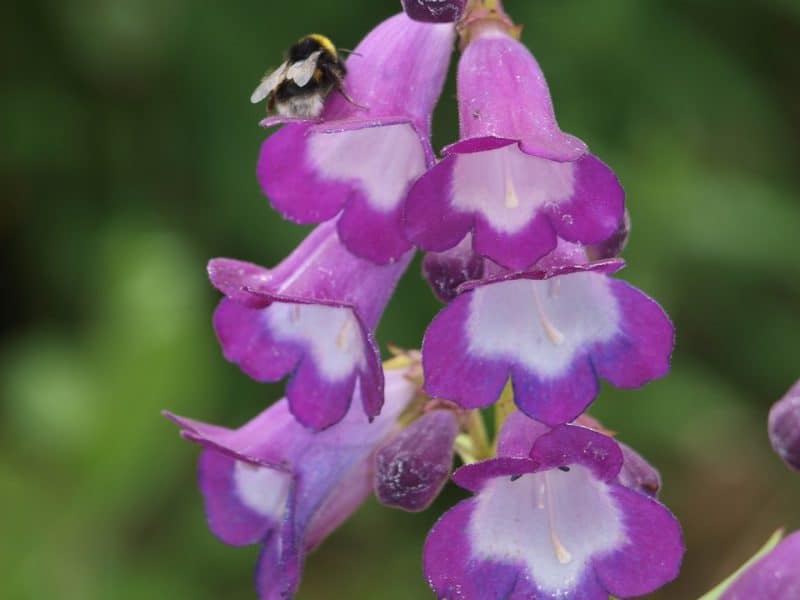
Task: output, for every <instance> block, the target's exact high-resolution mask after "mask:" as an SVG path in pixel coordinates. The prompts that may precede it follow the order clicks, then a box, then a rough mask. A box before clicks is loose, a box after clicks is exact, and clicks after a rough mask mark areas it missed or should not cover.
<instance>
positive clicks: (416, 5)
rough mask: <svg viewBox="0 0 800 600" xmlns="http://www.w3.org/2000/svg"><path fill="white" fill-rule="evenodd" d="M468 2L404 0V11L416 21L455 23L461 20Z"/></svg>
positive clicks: (462, 0)
mask: <svg viewBox="0 0 800 600" xmlns="http://www.w3.org/2000/svg"><path fill="white" fill-rule="evenodd" d="M466 5H467V0H403V10H405V11H406V14H407V15H408V16H409V17H411V18H412V19H414V20H415V21H423V22H428V23H454V22H456V21H458V20H459V19H460V18H461V15H462V14H463V13H464V8H465V7H466Z"/></svg>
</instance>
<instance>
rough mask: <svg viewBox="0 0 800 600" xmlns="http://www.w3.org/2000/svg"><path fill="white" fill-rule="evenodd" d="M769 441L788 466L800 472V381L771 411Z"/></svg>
mask: <svg viewBox="0 0 800 600" xmlns="http://www.w3.org/2000/svg"><path fill="white" fill-rule="evenodd" d="M769 439H770V442H771V443H772V447H773V449H774V450H775V452H776V453H777V454H778V456H780V457H781V460H783V462H784V463H785V464H786V466H788V467H789V468H791V469H793V470H795V471H800V381H798V382H797V383H796V384H795V385H794V386H793V387H792V389H790V390H789V391H788V392H787V393H786V395H785V396H784V397H783V398H782V399H781V400H780V401H778V402H776V403H775V405H774V406H773V407H772V409H771V410H770V411H769Z"/></svg>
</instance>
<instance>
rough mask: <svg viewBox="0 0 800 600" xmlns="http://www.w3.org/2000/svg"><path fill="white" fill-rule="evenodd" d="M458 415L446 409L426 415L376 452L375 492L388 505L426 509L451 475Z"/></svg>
mask: <svg viewBox="0 0 800 600" xmlns="http://www.w3.org/2000/svg"><path fill="white" fill-rule="evenodd" d="M458 431H459V427H458V419H457V417H456V414H455V413H454V412H453V411H451V410H447V409H443V410H433V411H431V412H429V413H426V414H424V415H423V416H422V417H420V418H419V419H417V420H416V421H414V422H413V423H412V424H411V425H409V426H408V427H407V428H406V429H404V430H403V431H402V432H401V433H400V434H399V435H398V436H397V437H396V438H394V439H393V440H392V441H391V442H390V443H389V444H387V445H386V446H385V447H383V448H381V449H380V451H379V452H378V453H377V454H376V455H375V495H376V496H377V498H378V500H380V501H381V502H382V503H383V504H385V505H387V506H392V507H395V508H402V509H403V510H408V511H411V512H419V511H421V510H425V509H426V508H428V506H430V504H431V502H433V501H434V499H435V498H436V496H438V495H439V492H441V491H442V488H443V487H444V484H445V483H447V479H448V478H449V477H450V470H451V468H452V466H453V442H454V441H455V439H456V435H458Z"/></svg>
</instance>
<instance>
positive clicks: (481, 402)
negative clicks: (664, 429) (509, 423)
mask: <svg viewBox="0 0 800 600" xmlns="http://www.w3.org/2000/svg"><path fill="white" fill-rule="evenodd" d="M542 264H543V263H542ZM623 264H624V263H623V262H622V261H620V260H607V261H602V262H598V263H594V264H591V265H571V266H569V265H567V266H560V267H559V266H548V267H547V268H545V269H544V270H538V271H527V272H521V273H506V274H498V275H493V276H491V277H489V278H487V279H484V280H483V281H481V282H469V283H467V284H464V285H462V286H461V288H460V290H461V293H460V295H459V296H458V297H457V298H456V299H455V300H453V301H452V302H451V303H450V304H449V305H447V306H446V307H445V308H444V309H443V310H442V311H441V312H440V313H439V314H438V315H437V316H436V318H435V319H434V320H433V322H432V323H431V325H430V326H429V327H428V330H427V331H426V333H425V340H424V342H423V352H422V355H423V367H424V370H425V389H426V391H427V392H428V394H430V395H431V396H433V397H437V398H443V399H446V400H450V401H452V402H455V403H457V404H459V405H461V406H462V407H464V408H483V407H486V406H489V405H490V404H492V403H493V402H495V401H496V400H497V398H498V397H499V396H500V393H501V392H502V390H503V387H504V386H505V384H506V382H507V381H508V379H509V378H510V379H511V382H512V384H513V387H514V400H515V402H516V404H517V406H518V407H519V408H520V409H521V410H522V411H523V412H525V413H526V414H528V415H529V416H531V417H533V418H534V419H537V420H539V421H542V422H543V423H546V424H548V425H559V424H562V423H567V422H570V421H572V420H574V419H575V418H576V417H577V416H578V415H580V414H581V413H582V412H583V411H584V410H585V409H586V407H587V406H588V405H589V404H590V403H591V402H592V401H593V400H594V398H595V397H596V395H597V393H598V389H599V382H598V378H599V377H603V378H604V379H607V380H608V381H610V382H611V383H612V384H614V385H615V386H617V387H622V388H634V387H639V386H641V385H643V384H645V383H646V382H648V381H650V380H652V379H655V378H657V377H660V376H663V375H665V374H666V373H667V371H668V370H669V358H670V355H671V353H672V348H673V344H674V331H673V327H672V324H671V322H670V321H669V318H668V317H667V316H666V314H665V313H664V311H663V310H662V309H661V307H659V306H658V304H656V302H655V301H653V300H652V299H650V298H649V297H648V296H646V295H645V294H643V293H642V292H640V291H639V290H637V289H636V288H634V287H633V286H631V285H629V284H627V283H625V282H624V281H620V280H617V279H613V278H611V277H609V274H610V273H613V272H614V271H616V270H618V269H620V268H622V266H623Z"/></svg>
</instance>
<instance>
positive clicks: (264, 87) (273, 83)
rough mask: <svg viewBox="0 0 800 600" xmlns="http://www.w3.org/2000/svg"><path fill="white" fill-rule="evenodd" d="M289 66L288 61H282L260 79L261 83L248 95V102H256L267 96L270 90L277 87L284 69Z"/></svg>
mask: <svg viewBox="0 0 800 600" xmlns="http://www.w3.org/2000/svg"><path fill="white" fill-rule="evenodd" d="M288 67H289V63H288V61H287V62H285V63H283V64H282V65H281V66H280V67H278V68H277V69H275V70H274V71H273V72H272V73H270V74H269V75H267V76H266V77H264V79H262V80H261V83H260V84H258V87H257V88H256V91H254V92H253V95H252V96H250V102H252V103H253V104H258V103H259V102H261V101H262V100H263V99H264V98H266V97H267V96H269V95H270V94H271V93H272V91H273V90H274V89H275V88H276V87H278V84H279V83H280V82H281V81H283V79H284V76H285V73H286V69H287V68H288Z"/></svg>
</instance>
